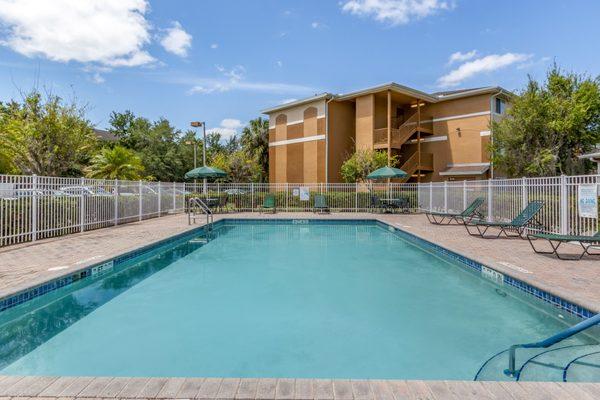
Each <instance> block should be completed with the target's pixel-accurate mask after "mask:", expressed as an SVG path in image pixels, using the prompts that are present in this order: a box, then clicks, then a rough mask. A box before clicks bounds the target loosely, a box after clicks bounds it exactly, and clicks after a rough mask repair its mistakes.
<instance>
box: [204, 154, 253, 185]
mask: <svg viewBox="0 0 600 400" xmlns="http://www.w3.org/2000/svg"><path fill="white" fill-rule="evenodd" d="M211 165H212V166H214V167H217V168H219V169H222V170H223V171H225V172H227V178H225V179H224V181H226V182H256V181H257V180H258V178H259V176H260V174H261V170H260V167H259V165H258V164H257V163H256V162H255V160H254V159H253V158H250V157H249V156H248V154H247V153H246V152H245V151H243V150H236V151H234V152H233V153H225V152H222V153H218V154H216V155H215V156H214V157H213V159H212V161H211Z"/></svg>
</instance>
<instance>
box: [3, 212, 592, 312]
mask: <svg viewBox="0 0 600 400" xmlns="http://www.w3.org/2000/svg"><path fill="white" fill-rule="evenodd" d="M290 221H292V224H309V223H312V224H319V223H334V224H340V223H344V222H346V223H357V222H358V223H360V222H370V223H373V222H375V223H376V224H380V226H381V225H383V226H382V227H383V228H387V229H388V230H389V231H390V232H392V233H394V234H395V235H396V236H399V237H401V238H403V239H404V240H407V241H409V242H411V243H413V244H414V245H417V246H419V247H421V248H425V250H430V251H433V252H434V253H435V254H438V255H441V256H444V257H447V258H450V259H452V260H453V261H456V262H458V263H459V264H460V265H461V266H463V267H465V268H467V269H469V270H471V271H474V272H478V273H480V274H481V277H482V278H484V279H489V280H492V281H495V282H496V283H499V284H502V285H508V286H510V287H512V288H515V289H517V290H518V291H519V292H520V293H523V294H526V295H527V296H532V297H533V298H536V299H538V300H542V301H544V302H545V303H548V304H550V305H553V306H554V307H556V308H559V309H561V310H563V311H565V312H567V313H568V314H570V315H572V316H575V317H578V318H589V317H591V316H593V315H595V314H596V312H595V311H594V310H590V309H588V308H586V307H582V306H580V305H578V304H577V303H576V302H573V301H571V300H568V298H567V297H568V296H558V295H555V294H553V293H552V291H551V290H547V289H544V288H540V286H541V285H539V284H538V285H532V284H529V283H527V282H526V281H524V280H522V279H518V278H515V277H513V276H511V275H510V274H507V273H505V272H503V271H498V269H497V268H494V267H491V266H489V265H487V264H486V263H484V262H481V261H478V260H477V259H476V257H473V256H467V255H464V254H462V253H460V252H457V251H455V250H450V249H448V248H446V247H444V246H441V245H439V244H436V243H434V242H432V241H430V240H429V239H426V238H424V237H422V236H420V235H417V234H415V233H412V232H408V231H406V230H404V229H401V228H399V227H397V226H394V225H392V224H391V223H390V222H388V221H384V220H382V219H380V218H378V216H376V215H374V216H373V217H372V218H365V217H362V218H336V219H327V218H320V217H319V216H314V217H307V218H297V217H285V216H284V217H281V216H278V217H275V218H236V217H234V216H225V217H223V218H220V219H218V220H217V221H215V224H218V225H220V224H223V223H227V222H236V223H248V224H250V223H253V224H273V223H277V222H281V223H286V224H288V223H290ZM204 229H205V225H204V224H202V225H198V226H195V227H193V228H190V229H188V230H186V231H184V232H181V233H178V234H175V235H173V236H170V237H167V238H164V239H160V240H157V241H154V242H151V243H148V244H145V245H143V246H140V247H137V248H135V249H132V250H129V251H127V252H124V253H122V254H119V255H116V256H109V257H106V258H104V259H102V260H99V261H95V262H92V263H89V264H84V265H82V266H81V267H79V268H77V269H74V270H70V271H66V272H65V273H64V274H62V275H60V276H58V277H55V278H51V279H48V280H45V281H42V282H41V283H40V282H35V283H33V284H32V285H31V286H28V287H25V288H17V289H15V291H14V292H12V293H11V292H9V293H7V294H4V295H3V296H1V297H0V313H1V312H4V311H6V310H8V309H11V308H13V307H15V306H18V305H20V304H23V303H25V302H28V301H30V300H33V299H35V298H37V297H40V296H42V295H44V294H46V293H49V292H52V291H54V290H57V289H60V288H62V287H65V286H68V285H70V284H72V283H74V282H78V281H79V280H81V279H85V278H88V277H91V276H94V275H95V274H96V273H98V272H102V270H103V269H109V268H113V267H114V266H116V265H118V264H120V263H124V262H126V261H129V260H131V259H133V258H135V257H139V256H141V255H144V254H146V253H148V252H150V251H154V250H156V249H158V248H160V247H162V246H165V245H168V244H170V243H173V242H176V241H180V240H185V239H186V238H187V237H188V236H189V237H191V236H194V235H196V234H197V233H198V232H199V231H203V230H204Z"/></svg>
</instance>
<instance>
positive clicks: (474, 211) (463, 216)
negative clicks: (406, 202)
mask: <svg viewBox="0 0 600 400" xmlns="http://www.w3.org/2000/svg"><path fill="white" fill-rule="evenodd" d="M483 202H484V198H483V197H478V198H476V199H475V200H473V202H472V203H471V204H469V206H468V207H467V208H465V209H464V211H463V212H460V213H442V212H426V213H425V215H426V216H427V219H428V220H429V222H430V223H432V224H434V225H450V224H451V223H452V221H454V222H456V223H457V224H460V225H462V224H464V223H465V222H468V221H471V220H473V219H475V218H480V219H481V218H483V215H482V214H481V213H480V212H479V208H480V207H481V206H482V205H483Z"/></svg>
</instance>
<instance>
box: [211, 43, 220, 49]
mask: <svg viewBox="0 0 600 400" xmlns="http://www.w3.org/2000/svg"><path fill="white" fill-rule="evenodd" d="M210 48H211V49H218V48H219V43H213V44H211V45H210Z"/></svg>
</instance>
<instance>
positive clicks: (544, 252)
mask: <svg viewBox="0 0 600 400" xmlns="http://www.w3.org/2000/svg"><path fill="white" fill-rule="evenodd" d="M527 240H528V241H529V244H530V245H531V248H532V249H533V251H534V252H535V253H536V254H554V251H542V250H538V249H536V248H535V246H534V245H533V242H534V240H531V235H527ZM536 240H537V239H536ZM550 247H552V248H553V249H554V247H553V246H552V243H550Z"/></svg>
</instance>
